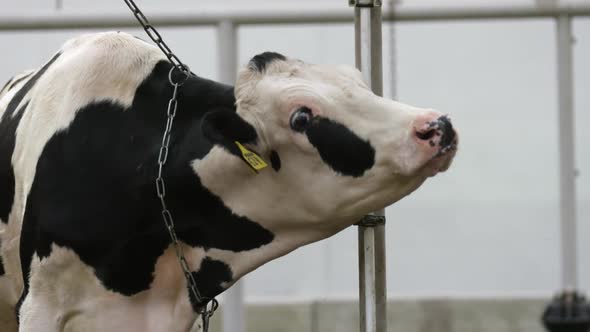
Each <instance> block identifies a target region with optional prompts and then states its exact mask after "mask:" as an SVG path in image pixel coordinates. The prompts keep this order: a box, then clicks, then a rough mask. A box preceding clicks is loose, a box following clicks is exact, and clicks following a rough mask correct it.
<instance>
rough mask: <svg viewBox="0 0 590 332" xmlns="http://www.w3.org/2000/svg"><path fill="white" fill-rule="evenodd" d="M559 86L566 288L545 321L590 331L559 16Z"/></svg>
mask: <svg viewBox="0 0 590 332" xmlns="http://www.w3.org/2000/svg"><path fill="white" fill-rule="evenodd" d="M555 27H556V31H557V33H556V35H557V88H558V93H559V96H558V98H559V110H558V111H559V210H560V217H561V284H562V287H563V292H561V293H560V294H558V295H556V296H555V298H554V299H553V300H552V301H551V302H550V303H549V305H547V308H546V309H545V312H544V313H543V317H542V321H543V324H544V325H545V327H546V328H547V330H549V331H550V332H567V331H579V332H586V331H590V303H589V302H588V301H587V300H586V298H585V297H584V296H583V295H582V294H581V293H579V292H578V291H577V287H578V258H577V250H578V246H577V238H576V168H575V149H574V148H575V147H574V129H575V126H574V79H573V47H572V44H573V43H574V37H573V35H572V18H571V16H570V15H568V14H561V15H559V16H557V17H556V25H555Z"/></svg>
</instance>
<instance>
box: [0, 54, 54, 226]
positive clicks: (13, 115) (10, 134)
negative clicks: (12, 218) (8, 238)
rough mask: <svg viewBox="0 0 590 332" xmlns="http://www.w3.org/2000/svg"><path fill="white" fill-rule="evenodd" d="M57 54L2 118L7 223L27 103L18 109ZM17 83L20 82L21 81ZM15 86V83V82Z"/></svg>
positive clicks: (2, 206) (0, 191) (2, 197)
mask: <svg viewBox="0 0 590 332" xmlns="http://www.w3.org/2000/svg"><path fill="white" fill-rule="evenodd" d="M59 55H60V54H59V53H58V54H56V55H55V56H54V57H53V58H52V59H51V60H50V61H49V62H47V63H46V64H45V65H44V66H43V67H42V68H41V69H39V71H37V72H36V73H35V74H34V75H33V76H32V77H31V79H30V80H29V81H27V83H25V84H24V85H23V86H22V88H21V89H20V90H19V91H17V93H16V94H15V95H14V97H12V99H11V100H10V102H9V103H8V106H7V107H6V111H5V112H4V114H3V115H2V117H0V183H1V185H0V220H2V221H3V222H5V223H7V222H8V214H9V213H10V209H11V208H12V203H13V201H14V181H15V180H14V170H13V169H12V154H13V152H14V144H15V140H16V128H17V127H18V124H19V122H20V119H21V117H22V115H23V113H24V111H25V109H26V107H27V104H28V102H27V103H25V104H24V105H23V106H22V107H21V108H20V109H19V112H16V111H17V110H16V108H17V107H18V106H19V105H20V104H21V101H22V100H23V99H24V98H25V96H26V95H27V93H28V92H29V91H30V90H31V89H32V88H33V87H34V86H35V83H36V82H37V80H39V78H40V77H41V76H42V75H43V73H45V71H46V70H47V68H49V66H51V64H52V63H53V62H54V61H55V60H56V59H57V58H58V57H59ZM25 77H27V76H24V77H23V78H20V79H18V80H17V81H20V80H21V79H24V78H25ZM13 86H14V82H13Z"/></svg>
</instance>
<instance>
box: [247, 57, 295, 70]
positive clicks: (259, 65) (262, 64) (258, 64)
mask: <svg viewBox="0 0 590 332" xmlns="http://www.w3.org/2000/svg"><path fill="white" fill-rule="evenodd" d="M276 60H281V61H285V60H287V58H286V57H285V56H284V55H282V54H279V53H275V52H264V53H260V54H258V55H255V56H254V57H253V58H252V59H251V60H250V62H249V63H248V68H250V70H254V71H257V72H261V73H262V72H264V70H265V69H266V66H267V65H268V64H269V63H271V62H273V61H276Z"/></svg>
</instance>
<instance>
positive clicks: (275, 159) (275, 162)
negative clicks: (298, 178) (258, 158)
mask: <svg viewBox="0 0 590 332" xmlns="http://www.w3.org/2000/svg"><path fill="white" fill-rule="evenodd" d="M270 165H271V166H272V168H273V169H274V170H275V171H277V172H278V171H279V170H280V169H281V157H279V154H278V153H277V152H276V151H275V150H272V151H271V152H270Z"/></svg>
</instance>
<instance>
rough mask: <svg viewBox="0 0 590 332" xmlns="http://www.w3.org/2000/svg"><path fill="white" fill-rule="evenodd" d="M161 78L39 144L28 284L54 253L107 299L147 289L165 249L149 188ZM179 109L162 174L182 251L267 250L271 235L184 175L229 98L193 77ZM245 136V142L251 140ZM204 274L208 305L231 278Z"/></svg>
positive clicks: (229, 106) (26, 229)
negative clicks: (88, 271) (38, 261)
mask: <svg viewBox="0 0 590 332" xmlns="http://www.w3.org/2000/svg"><path fill="white" fill-rule="evenodd" d="M169 70H170V64H169V63H168V62H160V63H158V64H157V65H156V66H155V68H154V70H153V72H152V73H151V75H150V76H149V77H148V78H146V79H145V80H144V82H143V83H142V84H141V85H140V86H139V88H138V89H137V91H136V92H135V98H134V101H133V104H132V106H131V108H130V109H124V108H123V107H122V106H121V105H118V104H116V103H113V102H108V101H101V102H95V103H91V104H89V105H87V106H85V107H84V108H82V109H80V110H79V111H78V112H77V115H76V118H75V119H74V121H73V122H72V123H71V124H70V126H69V127H68V128H67V129H66V130H63V131H60V132H58V133H56V134H55V135H54V136H53V137H52V138H51V139H50V140H49V141H48V142H47V144H46V146H45V148H44V150H43V153H42V154H41V156H40V158H39V161H38V164H37V172H36V176H35V180H34V182H33V185H32V188H31V191H30V193H29V199H28V200H27V208H26V213H25V217H24V221H23V226H22V232H21V261H22V267H23V275H25V276H27V275H29V268H30V264H31V259H32V257H33V255H34V254H35V253H37V255H39V256H40V257H41V258H43V257H47V256H49V255H50V254H51V244H53V243H55V244H57V245H59V246H62V247H67V248H71V249H72V250H73V251H74V252H75V253H76V254H78V255H79V257H80V259H81V260H82V261H83V262H84V263H85V264H87V265H89V266H90V267H92V268H93V269H94V271H95V273H96V276H97V277H98V279H99V280H100V281H101V282H102V284H103V285H104V286H105V287H106V288H108V289H110V290H112V291H114V292H117V293H120V294H123V295H128V296H129V295H133V294H137V293H138V292H141V291H143V290H146V289H148V288H149V286H150V284H151V282H152V281H153V277H154V276H153V273H154V267H155V264H156V261H157V259H158V258H159V257H160V256H161V255H162V254H163V252H164V250H165V249H166V248H167V247H168V246H169V244H170V239H169V235H168V232H167V230H166V227H165V226H164V222H163V221H162V215H161V206H160V202H159V200H158V198H157V195H156V190H155V186H154V180H155V177H156V174H157V168H156V166H157V156H158V150H159V147H160V144H161V135H162V131H163V129H164V126H165V123H166V107H167V105H168V99H169V98H170V96H171V95H172V88H171V86H170V84H169V82H168V72H169ZM178 100H179V104H178V112H177V116H176V119H175V121H174V128H173V131H172V136H171V143H170V146H171V150H170V153H169V157H168V163H167V164H166V166H165V168H164V177H165V179H166V193H167V194H166V202H167V205H168V207H169V209H170V211H171V212H172V214H173V217H174V220H175V224H176V232H177V235H178V238H179V239H180V240H181V241H183V242H184V243H186V244H188V245H190V246H195V247H202V248H205V249H209V248H218V249H222V250H228V251H234V252H238V251H244V250H252V249H255V248H258V247H260V246H263V245H265V244H268V243H270V242H271V241H272V240H273V238H274V235H273V233H271V232H270V231H268V230H267V229H265V228H263V227H262V226H260V225H259V224H257V223H255V222H253V221H251V220H249V219H247V218H245V217H241V216H237V215H235V214H233V213H232V211H231V210H230V209H229V208H227V207H226V206H225V205H224V203H223V201H222V200H221V199H220V198H219V197H217V196H216V195H214V194H213V193H211V192H210V191H209V190H208V189H207V188H206V187H204V186H203V185H202V184H201V182H200V179H199V178H198V177H197V176H196V175H195V173H194V171H193V169H192V167H191V161H192V160H195V159H201V158H203V157H204V156H205V155H206V154H207V153H208V152H209V151H210V150H211V148H212V146H213V145H212V143H210V142H209V141H208V140H207V139H205V138H204V136H203V132H202V131H201V120H202V118H203V116H204V115H205V114H206V113H207V112H210V111H211V110H214V109H226V110H231V111H234V110H233V105H234V103H235V99H234V97H233V88H232V87H230V86H225V85H221V84H218V83H215V82H211V81H208V80H205V79H201V78H198V77H191V78H190V79H189V80H188V81H187V82H186V83H185V84H184V85H183V86H182V88H181V89H180V90H179V96H178ZM228 112H230V111H228ZM234 112H235V111H234ZM234 120H235V119H234ZM254 133H255V132H254ZM250 134H251V133H250ZM250 134H248V135H246V136H245V138H253V136H252V135H250ZM207 264H209V263H207ZM207 264H206V267H207V268H205V269H204V270H202V272H201V271H200V272H199V278H200V279H201V280H206V283H205V284H203V285H201V286H199V290H200V291H202V292H204V293H205V294H208V295H210V296H214V295H216V292H218V291H219V282H221V281H225V280H226V279H227V278H231V274H229V277H227V278H226V276H227V275H226V274H220V273H219V270H220V269H219V268H218V267H217V266H218V263H215V264H213V266H214V267H208V265H207ZM207 271H212V272H211V275H209V274H208V273H209V272H207ZM218 278H221V279H220V280H217V279H218ZM27 287H28V285H27V284H26V286H25V293H26V291H27ZM201 288H202V289H201Z"/></svg>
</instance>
